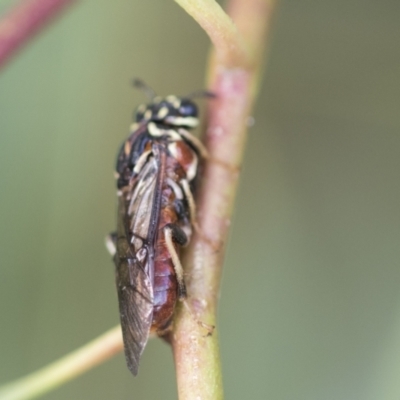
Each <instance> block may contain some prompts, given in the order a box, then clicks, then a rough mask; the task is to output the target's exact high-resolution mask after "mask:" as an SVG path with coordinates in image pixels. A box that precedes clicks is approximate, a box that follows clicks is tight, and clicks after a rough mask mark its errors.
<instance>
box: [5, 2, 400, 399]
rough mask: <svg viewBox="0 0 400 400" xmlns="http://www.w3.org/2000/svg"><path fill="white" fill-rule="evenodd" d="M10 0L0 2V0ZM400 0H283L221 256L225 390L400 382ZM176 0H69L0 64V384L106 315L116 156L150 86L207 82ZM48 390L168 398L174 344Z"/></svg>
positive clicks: (342, 391)
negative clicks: (133, 83) (135, 364)
mask: <svg viewBox="0 0 400 400" xmlns="http://www.w3.org/2000/svg"><path fill="white" fill-rule="evenodd" d="M11 3H13V2H12V1H9V0H7V1H5V0H0V11H4V10H5V9H6V7H7V6H9V5H10V4H11ZM399 21H400V3H399V2H398V1H394V0H381V1H376V0H336V1H326V0H324V1H321V0H308V1H307V0H297V1H288V0H286V1H285V0H283V1H281V3H280V8H279V10H278V13H277V15H276V18H275V19H274V29H273V35H272V38H271V49H270V52H269V63H268V67H267V69H266V74H265V78H264V81H263V84H262V88H261V92H260V97H259V101H258V104H257V107H256V109H255V111H254V117H255V125H254V127H252V128H251V130H250V133H249V140H248V147H247V151H246V156H245V161H244V169H243V174H242V176H241V185H240V192H239V197H238V200H237V207H236V213H235V217H234V223H233V226H232V232H231V239H230V245H229V249H228V254H227V258H226V263H225V264H226V265H225V269H224V276H223V285H222V292H221V304H220V311H219V329H220V338H221V352H222V363H223V377H224V383H225V391H226V398H227V399H229V400H241V399H252V400H262V399H273V400H321V399H324V400H339V399H340V400H353V399H363V400H376V399H380V400H398V399H399V398H400V379H399V376H400V268H399V259H400V240H399V239H400V212H399V205H400V187H399V184H400V133H399V128H400V113H399V110H400V107H399V106H400V54H399V52H400V47H399V38H400V23H399ZM208 48H209V41H208V39H207V37H206V35H205V34H204V32H202V30H201V29H200V28H199V27H198V26H197V25H196V23H195V22H194V21H193V20H192V19H191V18H190V17H188V16H187V15H186V14H185V13H184V12H183V11H182V10H181V9H180V8H179V7H178V6H177V5H176V4H175V3H174V2H173V1H172V0H171V1H142V0H131V1H123V0H114V1H112V2H110V1H106V0H87V1H81V2H78V3H77V4H76V5H75V6H74V7H72V8H71V9H70V10H69V11H68V12H67V13H66V14H65V15H64V16H63V18H62V19H60V20H58V21H57V22H56V23H54V24H53V25H52V26H51V27H50V28H49V29H47V30H46V31H45V32H44V33H43V34H41V35H40V37H39V38H37V39H36V40H35V41H34V42H33V43H31V44H30V45H29V47H28V48H26V49H25V50H24V51H23V52H22V53H21V54H19V55H18V56H17V57H16V58H15V59H14V60H13V62H12V63H10V64H9V65H8V66H7V68H6V69H5V70H3V71H2V73H1V76H0V115H1V117H0V256H1V258H0V260H1V261H0V262H1V268H0V381H1V382H5V381H8V380H11V379H13V378H17V377H19V376H21V375H23V374H26V373H28V372H31V371H33V370H35V369H37V368H39V367H41V366H43V365H45V364H46V363H48V362H51V361H53V360H55V359H56V358H58V357H60V356H62V355H64V354H66V353H67V352H69V351H71V350H73V349H75V348H77V347H78V346H80V345H82V344H84V343H86V342H87V341H89V340H91V339H92V338H94V337H96V336H97V335H99V334H101V333H102V332H104V331H105V330H107V329H108V328H110V327H112V326H114V325H115V324H117V323H118V312H117V300H116V294H115V289H114V278H113V266H112V263H111V260H110V258H109V256H108V254H107V253H106V250H105V248H104V245H103V239H104V236H105V234H107V233H108V232H109V231H110V230H112V229H113V228H114V225H115V190H114V180H113V168H114V159H115V154H116V150H117V148H118V146H119V144H120V142H121V141H122V140H123V139H124V138H125V136H126V135H127V132H128V126H129V124H130V121H131V115H132V110H133V109H134V107H135V106H136V105H137V104H139V103H140V102H142V101H143V94H141V93H140V92H137V91H134V90H132V88H131V87H130V80H131V78H132V77H133V76H139V77H142V78H143V79H145V80H146V81H147V82H149V83H150V84H151V85H152V86H153V87H154V88H155V89H156V90H157V91H158V92H159V93H160V94H170V93H176V94H185V93H189V92H190V91H193V90H195V89H199V88H203V87H204V70H205V66H206V56H207V52H208ZM43 398H44V399H49V400H50V399H59V400H64V399H149V400H154V399H163V400H169V399H171V400H172V399H175V398H176V388H175V377H174V367H173V361H172V356H171V353H170V349H169V348H168V347H167V346H166V345H165V344H164V343H162V342H161V341H160V340H153V341H151V342H150V343H149V345H148V347H147V349H146V352H145V354H144V356H143V359H142V363H141V369H140V373H139V377H138V378H137V379H133V378H132V376H131V375H130V373H129V372H128V370H127V369H126V368H125V364H124V359H123V356H122V355H119V356H117V357H115V358H114V359H113V360H111V361H109V362H107V363H105V364H104V365H101V366H100V367H98V368H96V369H94V370H92V371H90V372H89V373H87V374H86V375H84V376H82V377H80V378H78V379H76V380H75V381H73V382H72V383H69V384H68V385H65V386H64V387H62V388H60V389H58V390H57V391H55V392H52V393H50V394H48V395H46V396H44V397H43Z"/></svg>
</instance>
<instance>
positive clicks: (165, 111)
mask: <svg viewBox="0 0 400 400" xmlns="http://www.w3.org/2000/svg"><path fill="white" fill-rule="evenodd" d="M167 115H168V107H161V108H160V110H159V111H158V114H157V118H160V119H162V118H164V117H166V116H167Z"/></svg>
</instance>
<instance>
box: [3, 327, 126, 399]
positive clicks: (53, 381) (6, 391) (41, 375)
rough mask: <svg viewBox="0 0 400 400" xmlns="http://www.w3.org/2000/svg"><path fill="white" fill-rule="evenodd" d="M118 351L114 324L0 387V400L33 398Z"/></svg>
mask: <svg viewBox="0 0 400 400" xmlns="http://www.w3.org/2000/svg"><path fill="white" fill-rule="evenodd" d="M121 350H122V334H121V327H120V326H119V325H118V326H116V327H115V328H113V329H110V330H109V331H108V332H106V333H104V334H103V335H101V336H99V337H98V338H97V339H95V340H93V341H91V342H90V343H88V344H86V345H85V346H83V347H81V348H80V349H78V350H75V351H74V352H72V353H70V354H68V355H67V356H65V357H63V358H61V359H59V360H58V361H56V362H54V363H51V364H49V365H48V366H46V367H44V368H41V369H39V370H38V371H36V372H34V373H32V374H29V375H27V376H25V377H23V378H20V379H18V380H16V381H14V382H11V383H9V384H7V385H5V386H2V387H0V400H26V399H34V398H36V397H38V396H40V395H42V394H44V393H47V392H49V391H50V390H52V389H54V388H56V387H58V386H60V385H62V384H63V383H66V382H68V381H70V380H71V379H73V378H75V377H77V376H79V375H81V374H83V373H84V372H86V371H87V370H89V369H91V368H93V367H94V366H96V365H98V364H101V363H102V362H104V361H105V360H107V359H108V358H110V357H112V356H113V355H115V354H117V353H119V352H120V351H121Z"/></svg>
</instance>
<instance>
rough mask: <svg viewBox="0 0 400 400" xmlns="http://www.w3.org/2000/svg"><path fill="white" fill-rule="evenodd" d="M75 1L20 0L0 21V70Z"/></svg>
mask: <svg viewBox="0 0 400 400" xmlns="http://www.w3.org/2000/svg"><path fill="white" fill-rule="evenodd" d="M74 1H76V0H22V1H20V2H19V3H18V4H17V5H15V6H14V7H12V8H11V9H10V10H9V11H8V12H7V13H6V14H5V15H4V16H2V18H1V20H0V68H1V67H2V66H3V65H5V63H6V62H7V61H8V60H9V59H10V57H11V56H12V55H13V54H15V53H16V52H17V51H18V50H19V49H20V48H21V47H22V46H23V45H24V44H26V43H27V42H28V41H29V40H30V39H31V38H32V37H33V36H34V35H35V34H37V33H38V32H39V31H40V30H41V29H42V28H44V27H45V26H46V25H47V23H48V22H49V21H50V20H51V19H53V18H54V17H55V16H56V15H58V14H59V13H60V12H61V11H62V10H63V9H64V8H65V7H66V6H67V5H68V4H71V3H73V2H74Z"/></svg>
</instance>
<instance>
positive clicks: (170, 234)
mask: <svg viewBox="0 0 400 400" xmlns="http://www.w3.org/2000/svg"><path fill="white" fill-rule="evenodd" d="M164 235H165V243H166V245H167V248H168V251H169V253H170V255H171V258H172V263H173V264H174V268H175V272H176V277H177V280H178V290H179V299H180V300H183V305H184V306H185V307H186V309H187V310H188V311H189V313H190V315H191V316H192V318H193V319H194V320H195V321H196V323H198V324H199V325H200V326H201V327H203V328H205V329H206V330H207V335H206V336H211V335H212V333H213V331H214V328H215V326H214V325H209V324H206V323H205V322H202V321H200V320H199V319H198V318H197V317H196V316H195V315H194V313H193V311H192V309H191V307H190V306H189V304H188V303H187V301H186V285H185V281H184V279H183V267H182V264H181V262H180V260H179V257H178V254H177V252H176V250H175V246H174V243H173V241H175V242H176V243H179V244H180V245H182V246H184V245H185V244H186V242H187V236H186V234H185V232H184V231H183V230H182V229H181V228H180V227H179V226H178V225H174V224H168V225H166V226H165V228H164ZM166 332H168V330H167V331H166ZM163 334H164V333H163ZM159 335H160V336H162V334H160V333H159Z"/></svg>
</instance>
